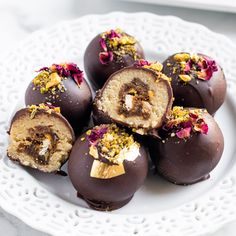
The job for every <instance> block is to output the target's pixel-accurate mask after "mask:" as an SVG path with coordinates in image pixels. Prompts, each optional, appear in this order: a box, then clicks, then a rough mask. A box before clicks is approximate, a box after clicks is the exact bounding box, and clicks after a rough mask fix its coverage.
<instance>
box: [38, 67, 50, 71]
mask: <svg viewBox="0 0 236 236" xmlns="http://www.w3.org/2000/svg"><path fill="white" fill-rule="evenodd" d="M41 71H49V67H46V66H45V67H43V68H41V69H39V70H37V71H36V72H41Z"/></svg>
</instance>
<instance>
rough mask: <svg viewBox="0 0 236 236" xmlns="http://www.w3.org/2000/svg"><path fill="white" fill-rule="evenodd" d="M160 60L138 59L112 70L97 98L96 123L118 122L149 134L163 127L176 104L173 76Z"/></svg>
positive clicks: (141, 132) (95, 107) (94, 114)
mask: <svg viewBox="0 0 236 236" xmlns="http://www.w3.org/2000/svg"><path fill="white" fill-rule="evenodd" d="M161 69H162V65H161V64H160V63H149V62H147V61H144V60H140V61H137V62H136V63H135V64H134V65H133V66H131V67H127V68H124V69H122V70H119V71H117V72H116V73H114V74H112V75H111V76H110V78H109V80H108V81H107V82H106V84H105V85H104V87H103V88H102V90H100V91H98V92H97V94H96V97H95V100H94V107H93V119H94V122H95V123H96V124H101V123H112V122H115V123H118V124H121V125H123V126H126V127H129V128H131V129H133V131H135V132H137V133H140V134H146V133H148V132H151V131H152V130H154V129H157V128H158V127H160V126H161V125H162V123H163V121H164V120H165V117H166V115H168V113H169V110H170V108H171V105H172V89H171V86H170V82H169V78H168V77H167V76H165V75H163V74H162V73H161V72H160V71H161Z"/></svg>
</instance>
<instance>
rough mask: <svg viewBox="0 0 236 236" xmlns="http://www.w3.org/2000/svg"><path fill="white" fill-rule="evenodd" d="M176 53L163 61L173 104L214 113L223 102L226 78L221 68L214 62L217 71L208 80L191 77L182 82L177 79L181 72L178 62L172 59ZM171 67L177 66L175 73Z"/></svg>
mask: <svg viewBox="0 0 236 236" xmlns="http://www.w3.org/2000/svg"><path fill="white" fill-rule="evenodd" d="M176 54H177V53H176ZM176 54H174V55H172V56H170V57H169V58H167V59H166V60H165V61H164V62H163V73H164V74H166V75H167V76H168V77H170V78H171V79H172V81H171V86H172V89H173V94H174V98H175V100H174V104H173V105H174V106H183V107H196V108H206V109H207V111H208V112H209V113H210V114H214V113H215V112H216V111H217V110H218V109H219V108H220V106H221V105H222V104H223V102H224V100H225V95H226V80H225V76H224V72H223V70H222V68H221V67H220V66H219V65H218V64H217V63H216V64H217V67H218V71H216V72H214V73H213V75H212V77H211V79H210V80H208V81H205V80H201V79H192V80H191V81H189V82H187V83H184V82H183V81H181V80H180V79H179V75H180V74H183V73H181V69H180V66H179V65H178V62H176V61H175V60H174V56H175V55H176ZM198 55H200V56H201V55H203V54H198ZM203 56H204V57H206V58H209V57H208V56H205V55H203ZM168 63H170V65H168ZM173 67H177V70H176V73H173Z"/></svg>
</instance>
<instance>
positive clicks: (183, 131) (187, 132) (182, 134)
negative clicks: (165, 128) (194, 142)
mask: <svg viewBox="0 0 236 236" xmlns="http://www.w3.org/2000/svg"><path fill="white" fill-rule="evenodd" d="M190 132H191V127H188V128H184V129H181V130H180V131H178V132H177V133H176V135H177V137H178V138H181V139H183V138H188V137H189V136H190Z"/></svg>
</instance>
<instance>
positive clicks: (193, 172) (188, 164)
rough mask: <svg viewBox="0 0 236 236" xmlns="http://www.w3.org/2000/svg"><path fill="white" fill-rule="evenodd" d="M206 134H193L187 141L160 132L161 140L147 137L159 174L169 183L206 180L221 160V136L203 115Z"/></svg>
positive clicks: (217, 128)
mask: <svg viewBox="0 0 236 236" xmlns="http://www.w3.org/2000/svg"><path fill="white" fill-rule="evenodd" d="M204 119H205V122H206V123H207V124H208V127H209V130H208V134H207V135H205V134H200V133H194V134H192V135H191V137H190V138H188V139H179V138H178V137H177V136H175V137H170V136H168V139H167V133H165V132H160V135H161V137H162V140H165V143H163V142H162V140H161V139H157V138H156V139H155V138H150V142H149V150H150V156H151V159H152V161H153V163H154V165H155V167H156V169H157V171H158V173H159V174H160V175H162V176H163V177H164V178H165V179H167V180H168V181H170V182H172V183H175V184H181V185H188V184H193V183H196V182H199V181H201V180H204V179H206V178H208V176H209V173H210V172H211V171H212V170H213V169H214V168H215V166H216V165H217V164H218V162H219V161H220V158H221V155H222V153H223V149H224V138H223V134H222V132H221V130H220V128H219V126H218V125H217V123H216V122H215V120H214V118H213V117H212V116H210V115H209V114H207V115H204Z"/></svg>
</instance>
